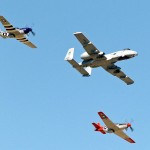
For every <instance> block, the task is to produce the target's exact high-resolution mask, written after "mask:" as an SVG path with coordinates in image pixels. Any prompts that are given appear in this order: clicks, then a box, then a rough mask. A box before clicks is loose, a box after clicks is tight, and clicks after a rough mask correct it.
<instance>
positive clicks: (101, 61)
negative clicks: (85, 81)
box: [80, 49, 137, 68]
mask: <svg viewBox="0 0 150 150" xmlns="http://www.w3.org/2000/svg"><path fill="white" fill-rule="evenodd" d="M136 55H137V52H136V51H133V50H128V49H125V50H121V51H117V52H114V53H110V54H105V55H103V57H99V56H100V55H99V54H95V55H93V57H92V56H89V55H88V54H87V52H84V53H83V54H82V55H81V59H83V62H82V63H80V65H82V66H83V67H87V66H90V67H92V68H96V67H100V66H105V65H108V64H111V63H115V62H117V61H121V60H125V59H130V58H132V57H135V56H136Z"/></svg>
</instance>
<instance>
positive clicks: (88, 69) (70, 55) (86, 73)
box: [65, 48, 92, 76]
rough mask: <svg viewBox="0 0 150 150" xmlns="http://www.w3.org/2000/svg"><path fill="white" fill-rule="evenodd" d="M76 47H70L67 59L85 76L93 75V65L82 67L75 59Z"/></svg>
mask: <svg viewBox="0 0 150 150" xmlns="http://www.w3.org/2000/svg"><path fill="white" fill-rule="evenodd" d="M73 55H74V48H70V49H69V50H68V52H67V55H66V57H65V60H67V61H68V62H69V63H70V64H71V65H72V66H73V67H74V68H75V69H76V70H77V71H79V72H80V73H81V74H82V75H83V76H90V75H91V70H92V68H91V67H84V68H83V67H82V66H81V65H80V64H78V63H77V62H76V61H75V60H74V59H73Z"/></svg>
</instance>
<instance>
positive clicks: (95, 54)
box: [64, 32, 138, 85]
mask: <svg viewBox="0 0 150 150" xmlns="http://www.w3.org/2000/svg"><path fill="white" fill-rule="evenodd" d="M74 35H75V37H76V38H77V39H78V40H79V42H80V43H81V44H82V46H83V48H84V49H85V51H86V52H84V53H82V54H81V59H82V60H83V61H82V62H81V63H77V62H76V61H75V60H74V59H73V55H74V48H70V49H69V50H68V52H67V54H66V57H65V59H64V60H66V61H68V62H69V63H70V64H71V65H72V66H73V67H74V68H75V69H76V70H77V71H79V72H80V73H81V74H82V75H83V76H86V77H88V76H90V75H91V71H92V68H97V67H100V66H101V67H102V68H103V69H104V70H106V71H107V72H109V73H110V74H112V75H114V76H116V77H118V78H119V79H121V80H122V81H124V82H125V83H126V84H127V85H130V84H133V83H134V81H133V80H132V79H131V78H129V77H128V76H127V75H126V74H125V73H123V72H122V71H121V68H120V67H118V66H117V65H115V63H116V62H117V61H121V60H126V59H130V58H133V57H135V56H137V55H138V54H137V52H136V51H133V50H131V49H129V48H127V49H123V50H121V51H117V52H114V53H110V54H105V53H104V52H102V51H100V50H98V49H97V48H96V47H95V46H94V45H93V44H92V42H90V41H89V40H88V39H87V38H86V37H85V36H84V35H83V33H81V32H76V33H74Z"/></svg>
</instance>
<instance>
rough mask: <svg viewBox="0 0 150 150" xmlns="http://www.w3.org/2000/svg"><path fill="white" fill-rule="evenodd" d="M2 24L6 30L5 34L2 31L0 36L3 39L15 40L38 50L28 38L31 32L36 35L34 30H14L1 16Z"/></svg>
mask: <svg viewBox="0 0 150 150" xmlns="http://www.w3.org/2000/svg"><path fill="white" fill-rule="evenodd" d="M0 22H1V23H2V25H3V26H4V28H5V29H6V31H5V32H4V31H0V36H1V37H2V38H15V39H16V40H18V41H20V42H22V43H24V44H26V45H27V46H29V47H31V48H36V46H35V45H34V44H33V43H31V42H30V41H29V40H28V39H27V38H26V35H28V34H29V33H30V32H31V33H32V34H33V35H35V33H34V32H33V30H32V28H28V27H26V28H14V27H13V26H12V25H11V24H10V23H9V22H8V21H7V20H6V19H5V18H4V17H3V16H0Z"/></svg>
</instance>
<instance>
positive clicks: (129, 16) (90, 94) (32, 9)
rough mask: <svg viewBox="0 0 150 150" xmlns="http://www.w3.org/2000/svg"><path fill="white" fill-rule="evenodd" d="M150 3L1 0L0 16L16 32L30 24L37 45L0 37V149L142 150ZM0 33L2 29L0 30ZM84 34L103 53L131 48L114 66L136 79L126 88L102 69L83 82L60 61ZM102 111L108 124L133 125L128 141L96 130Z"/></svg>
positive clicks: (148, 121)
mask: <svg viewBox="0 0 150 150" xmlns="http://www.w3.org/2000/svg"><path fill="white" fill-rule="evenodd" d="M149 6H150V1H149V0H126V1H124V0H113V1H111V0H105V1H104V0H103V1H102V0H94V1H93V0H62V1H61V0H59V1H58V0H50V1H49V0H43V1H37V0H30V1H29V0H28V1H18V0H13V1H10V0H5V1H2V2H1V10H0V15H3V16H4V17H6V19H7V20H8V21H9V22H11V23H12V24H13V25H14V26H16V27H24V26H29V27H30V26H32V25H34V26H33V29H34V31H35V32H36V36H35V37H33V36H32V35H31V36H29V39H30V40H31V41H32V42H33V43H34V44H36V45H37V47H38V48H37V49H31V48H29V47H27V46H25V45H23V44H21V43H20V42H18V41H16V40H14V39H6V40H4V39H2V38H1V39H0V47H1V48H0V149H1V150H43V149H44V150H99V149H103V150H108V149H110V148H111V149H114V150H117V149H122V150H126V149H128V150H141V149H147V148H148V142H149V134H150V131H149V126H150V117H149V114H150V109H149V106H150V94H149V86H150V80H149V77H150V71H149V64H150V63H149V57H150V21H149V19H150V11H149ZM0 28H1V29H4V28H3V26H2V25H0ZM77 31H80V32H83V33H84V34H85V35H86V36H87V37H88V38H89V39H90V40H91V41H92V42H93V43H94V44H95V46H96V47H97V48H98V49H100V50H102V51H104V52H105V53H110V52H114V51H117V50H121V49H123V48H127V47H129V48H131V49H133V50H135V51H137V52H138V54H139V55H138V56H137V57H135V58H133V59H130V60H127V61H123V62H118V63H117V65H119V66H120V67H121V68H122V70H123V71H124V72H125V73H126V74H127V75H129V76H130V77H131V78H133V79H134V81H135V84H133V85H130V86H127V85H126V84H124V83H123V82H122V81H120V80H119V79H117V78H115V77H113V76H111V75H110V74H108V73H107V72H106V71H104V70H103V69H102V68H97V69H94V70H93V72H92V76H91V77H89V78H83V77H82V76H81V75H80V74H79V73H78V72H77V71H76V70H74V69H73V68H72V67H71V66H70V65H69V64H68V63H67V62H66V61H64V57H65V55H66V52H67V50H68V49H69V48H71V47H74V48H75V59H76V60H77V61H80V54H81V53H82V52H84V50H83V48H82V46H81V45H80V43H79V42H78V41H77V40H76V38H75V37H74V35H73V33H74V32H77ZM98 111H103V112H105V113H106V115H107V116H109V117H110V119H112V121H114V122H120V123H122V122H124V121H125V120H128V121H130V119H132V118H133V119H134V124H133V127H134V128H135V131H134V132H133V133H132V132H131V131H128V135H129V136H130V137H131V138H133V139H134V140H135V141H136V144H129V143H128V142H126V141H124V140H122V139H120V138H118V137H117V136H115V135H111V134H107V135H102V134H101V133H97V132H94V128H93V126H92V125H91V123H92V122H93V121H95V122H100V123H101V124H103V123H102V121H101V119H100V118H99V117H98V114H97V112H98Z"/></svg>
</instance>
